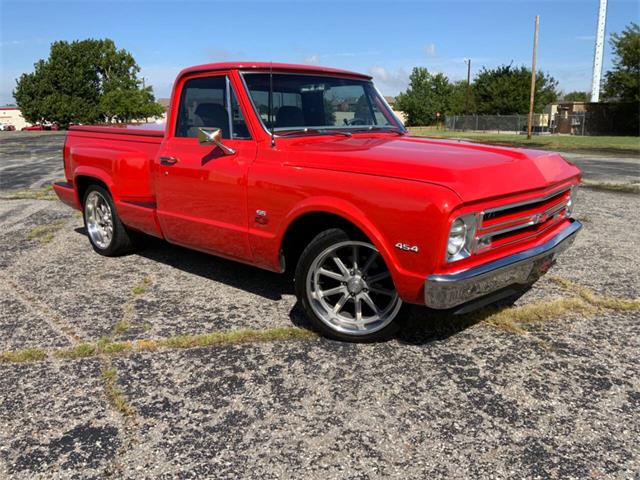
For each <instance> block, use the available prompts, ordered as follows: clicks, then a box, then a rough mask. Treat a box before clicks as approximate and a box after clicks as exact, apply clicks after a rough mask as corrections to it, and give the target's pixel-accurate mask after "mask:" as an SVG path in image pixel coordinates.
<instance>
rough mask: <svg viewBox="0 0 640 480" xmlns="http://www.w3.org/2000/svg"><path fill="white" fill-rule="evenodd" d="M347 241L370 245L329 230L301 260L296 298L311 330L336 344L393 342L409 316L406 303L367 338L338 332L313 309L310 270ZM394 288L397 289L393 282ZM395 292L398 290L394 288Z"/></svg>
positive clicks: (310, 244)
mask: <svg viewBox="0 0 640 480" xmlns="http://www.w3.org/2000/svg"><path fill="white" fill-rule="evenodd" d="M347 241H357V242H365V243H369V244H370V242H369V241H368V240H367V239H366V238H362V236H361V235H358V234H356V233H347V232H346V231H344V230H342V229H339V228H332V229H329V230H325V231H323V232H321V233H320V234H318V235H317V236H316V237H315V238H314V239H313V240H312V241H311V242H310V243H309V245H307V247H306V248H305V249H304V251H303V252H302V254H301V255H300V258H299V260H298V264H297V267H296V272H295V292H296V297H297V298H298V301H299V303H300V305H301V306H302V309H303V310H304V312H305V314H306V316H307V318H308V319H309V322H310V324H311V327H312V328H313V329H314V330H316V331H317V332H319V333H320V334H322V335H323V336H325V337H327V338H331V339H334V340H340V341H347V342H356V343H368V342H379V341H384V340H388V339H389V338H391V337H393V336H394V335H396V333H397V332H398V330H399V329H400V327H401V324H402V322H403V320H404V317H405V313H406V305H403V304H402V302H401V301H400V300H399V299H398V301H399V306H398V307H397V309H396V308H394V312H395V314H394V316H393V319H392V320H391V321H390V323H388V324H387V325H386V326H384V327H382V328H380V329H379V330H376V331H373V332H371V333H365V334H361V333H359V334H352V333H345V332H343V331H339V330H336V329H335V328H332V327H331V326H330V325H329V324H328V323H327V322H325V321H323V320H322V318H320V317H319V316H318V315H317V314H316V312H315V311H314V308H313V307H312V304H311V302H312V299H311V298H310V295H311V293H310V290H309V288H308V279H309V278H310V269H312V268H313V265H314V263H315V262H316V259H318V258H319V257H321V256H322V255H323V252H325V251H326V250H327V249H328V248H331V247H332V246H336V245H339V244H342V243H344V242H347ZM379 258H380V260H379V261H380V263H381V264H382V266H383V267H384V268H385V269H386V266H385V265H384V261H383V259H382V257H381V256H380V257H379ZM389 281H391V285H393V282H392V280H390V278H389ZM393 290H394V291H395V287H394V288H393Z"/></svg>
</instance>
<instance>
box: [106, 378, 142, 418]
mask: <svg viewBox="0 0 640 480" xmlns="http://www.w3.org/2000/svg"><path fill="white" fill-rule="evenodd" d="M102 380H103V381H104V392H105V395H106V397H107V401H108V402H109V404H110V405H111V406H112V407H113V408H115V409H116V410H117V411H118V412H120V413H121V414H122V415H124V416H127V417H130V416H133V415H135V413H136V411H135V410H134V408H133V407H132V406H131V405H129V403H128V402H127V399H126V398H125V396H124V394H123V393H122V390H120V388H119V387H118V371H117V370H116V369H115V368H114V367H112V366H108V367H104V368H103V369H102Z"/></svg>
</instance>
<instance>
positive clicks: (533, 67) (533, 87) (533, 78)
mask: <svg viewBox="0 0 640 480" xmlns="http://www.w3.org/2000/svg"><path fill="white" fill-rule="evenodd" d="M539 26H540V15H536V24H535V29H534V31H533V58H532V60H531V93H530V94H529V125H528V126H527V140H531V128H532V127H533V104H534V100H535V96H536V53H537V51H538V27H539Z"/></svg>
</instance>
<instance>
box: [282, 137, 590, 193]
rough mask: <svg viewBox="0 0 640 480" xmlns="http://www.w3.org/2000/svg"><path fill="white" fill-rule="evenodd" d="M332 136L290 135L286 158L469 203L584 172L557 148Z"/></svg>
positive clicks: (291, 162) (289, 162)
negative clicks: (416, 184)
mask: <svg viewBox="0 0 640 480" xmlns="http://www.w3.org/2000/svg"><path fill="white" fill-rule="evenodd" d="M330 138H331V139H330V140H329V139H328V138H327V137H306V138H303V139H300V138H298V139H295V140H293V139H290V140H289V141H290V142H291V143H289V145H288V146H287V148H286V149H285V151H287V153H288V155H287V156H286V158H287V159H286V162H285V163H286V164H287V165H290V166H296V167H306V168H320V169H328V170H336V171H344V172H353V173H362V174H368V175H382V176H386V177H394V178H402V179H405V180H413V181H420V182H427V183H433V184H437V185H442V186H445V187H448V188H450V189H452V190H453V191H455V192H456V193H457V194H458V195H459V196H460V198H461V199H462V201H463V202H465V203H467V202H474V201H476V200H486V199H490V198H494V197H501V196H504V195H510V194H514V193H521V192H525V191H528V190H537V189H542V188H545V187H549V186H552V185H554V184H557V183H560V182H563V181H566V180H568V179H570V178H571V177H576V176H579V175H580V170H579V169H578V168H577V167H575V166H574V165H572V164H570V163H568V162H567V161H566V160H564V159H563V158H562V157H561V156H560V155H558V154H557V153H551V152H544V151H539V150H526V149H520V148H503V147H495V146H489V145H481V144H476V143H469V142H462V141H457V140H436V139H429V138H421V137H411V136H395V135H393V136H392V135H382V136H380V135H375V136H366V137H363V136H354V137H351V138H341V137H330ZM292 140H293V141H292Z"/></svg>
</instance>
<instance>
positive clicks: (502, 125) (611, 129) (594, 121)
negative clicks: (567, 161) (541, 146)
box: [445, 111, 639, 135]
mask: <svg viewBox="0 0 640 480" xmlns="http://www.w3.org/2000/svg"><path fill="white" fill-rule="evenodd" d="M633 113H635V117H636V118H635V120H634V118H633V116H634V115H633ZM637 117H638V113H637V112H632V113H631V115H629V113H628V112H616V113H608V114H607V113H606V112H599V111H596V112H580V113H572V114H567V113H557V114H554V115H550V114H547V113H538V114H535V115H534V116H533V128H532V131H533V132H534V133H535V134H553V133H561V134H567V135H638V134H639V132H638V127H637V123H638V121H637ZM528 123H529V119H528V115H451V116H447V117H445V126H446V128H447V129H448V130H462V131H477V132H494V133H516V134H518V133H526V132H527V126H528Z"/></svg>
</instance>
